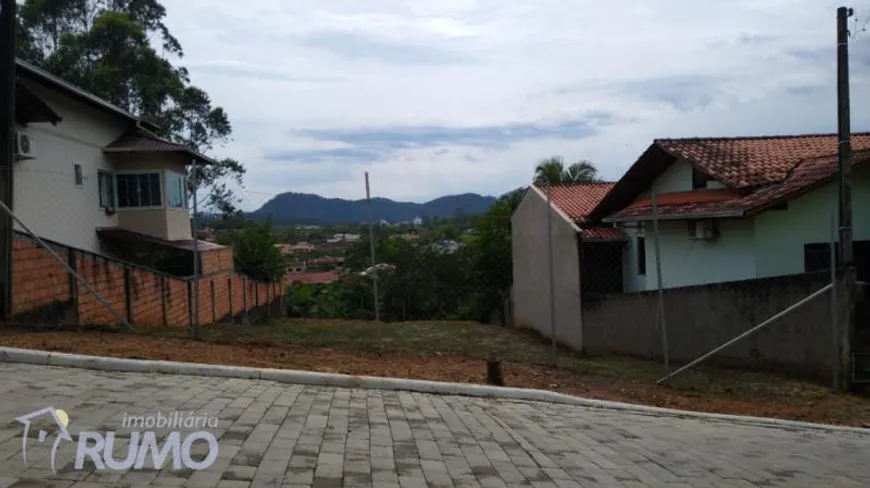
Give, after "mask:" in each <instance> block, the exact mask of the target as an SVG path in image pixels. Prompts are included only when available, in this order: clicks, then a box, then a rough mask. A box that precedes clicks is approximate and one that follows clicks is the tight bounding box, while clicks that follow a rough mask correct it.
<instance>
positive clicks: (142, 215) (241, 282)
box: [0, 159, 284, 337]
mask: <svg viewBox="0 0 870 488" xmlns="http://www.w3.org/2000/svg"><path fill="white" fill-rule="evenodd" d="M55 163H56V161H49V160H41V159H29V160H25V161H22V162H19V163H17V164H16V166H15V167H14V177H15V178H14V181H15V193H14V205H15V207H14V209H10V208H8V207H5V206H2V205H0V217H5V218H8V219H10V220H11V221H12V222H13V223H14V229H15V232H14V235H13V237H12V243H13V249H12V266H11V268H12V272H11V274H12V276H11V279H12V286H11V297H10V298H11V306H10V309H11V310H10V316H9V317H8V318H7V320H6V322H7V326H10V325H11V326H17V327H24V328H27V329H45V328H52V329H56V328H59V327H60V328H70V327H74V328H85V327H97V328H100V329H106V328H107V327H108V328H112V329H115V328H117V329H120V330H126V331H134V330H137V329H139V328H142V329H150V328H153V327H172V328H175V329H178V330H183V331H184V330H186V331H189V334H190V335H192V336H194V337H199V335H200V327H201V326H205V325H208V324H211V323H216V322H234V323H242V324H249V323H252V322H256V321H258V320H263V319H265V318H268V317H269V316H281V315H283V314H284V311H283V309H282V308H281V307H282V305H281V304H282V303H283V298H284V296H283V289H282V287H281V285H280V283H264V282H261V281H258V280H255V279H251V278H248V277H246V276H243V275H241V274H239V273H237V272H235V270H234V267H233V255H232V249H231V248H225V247H221V246H218V245H215V244H213V243H209V242H201V243H200V242H197V241H192V240H191V237H192V229H191V227H192V225H191V224H192V222H191V220H192V218H191V212H190V210H192V207H193V205H192V204H190V203H188V204H187V205H182V206H180V207H179V208H172V206H171V205H170V202H169V198H170V195H168V193H169V192H168V188H169V186H168V185H169V184H168V178H169V176H168V174H166V173H164V172H163V171H150V172H149V171H143V172H141V173H129V172H122V173H117V174H116V173H113V172H111V171H109V170H108V169H102V168H100V167H96V166H95V167H91V166H88V165H87V164H83V165H79V164H77V163H72V164H70V166H69V168H66V169H64V168H60V167H58V165H57V164H55ZM119 175H123V176H124V178H125V179H124V181H123V182H122V181H121V180H119V179H118V176H119ZM164 179H166V181H164ZM131 181H132V183H131ZM119 185H127V186H128V187H129V186H130V185H132V187H129V188H128V187H125V188H124V189H120V188H119ZM131 192H132V193H131ZM133 194H135V200H136V201H135V202H133V201H131V200H130V198H132V197H131V196H130V195H133ZM125 199H126V200H125ZM192 242H197V244H196V245H194V246H191V243H192Z"/></svg>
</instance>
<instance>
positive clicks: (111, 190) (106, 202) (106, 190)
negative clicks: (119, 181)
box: [97, 171, 115, 209]
mask: <svg viewBox="0 0 870 488" xmlns="http://www.w3.org/2000/svg"><path fill="white" fill-rule="evenodd" d="M97 186H98V191H99V192H100V207H101V208H107V209H114V208H115V176H114V175H113V174H112V173H109V172H108V171H99V172H97Z"/></svg>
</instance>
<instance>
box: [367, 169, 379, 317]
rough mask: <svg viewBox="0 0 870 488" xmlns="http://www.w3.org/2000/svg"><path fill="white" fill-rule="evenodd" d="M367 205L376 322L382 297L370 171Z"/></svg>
mask: <svg viewBox="0 0 870 488" xmlns="http://www.w3.org/2000/svg"><path fill="white" fill-rule="evenodd" d="M366 206H367V207H368V211H369V212H368V213H369V252H370V253H371V259H372V268H371V269H372V294H373V295H374V299H375V322H380V321H381V304H380V297H378V268H377V262H376V261H375V228H374V220H375V212H374V209H372V193H371V189H370V188H369V172H368V171H366Z"/></svg>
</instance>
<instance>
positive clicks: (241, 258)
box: [230, 219, 287, 283]
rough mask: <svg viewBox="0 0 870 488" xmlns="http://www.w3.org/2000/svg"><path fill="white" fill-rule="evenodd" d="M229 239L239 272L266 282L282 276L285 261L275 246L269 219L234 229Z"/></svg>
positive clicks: (285, 264) (275, 240) (276, 240)
mask: <svg viewBox="0 0 870 488" xmlns="http://www.w3.org/2000/svg"><path fill="white" fill-rule="evenodd" d="M230 241H231V242H232V244H233V262H234V264H235V266H236V269H237V270H238V271H239V272H240V273H242V274H244V275H247V276H249V277H251V278H254V279H256V280H260V281H265V282H267V283H274V282H276V281H280V280H281V278H283V277H284V274H285V273H286V271H287V263H286V261H285V260H284V255H283V254H281V249H280V248H278V246H277V244H278V237H277V236H276V235H275V233H274V232H272V221H271V219H270V220H266V221H265V222H262V223H259V224H256V225H254V226H251V227H248V228H245V229H242V230H237V231H235V232H234V233H233V235H232V237H231V239H230Z"/></svg>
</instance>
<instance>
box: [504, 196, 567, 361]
mask: <svg viewBox="0 0 870 488" xmlns="http://www.w3.org/2000/svg"><path fill="white" fill-rule="evenodd" d="M548 215H549V217H550V218H551V219H552V231H553V233H552V245H553V262H554V266H553V278H554V285H555V286H554V288H555V292H554V293H553V295H554V302H555V324H556V339H557V340H558V341H559V342H560V343H563V344H565V345H568V346H571V347H573V348H575V349H577V350H580V349H581V348H582V347H583V333H582V315H583V314H582V309H581V301H580V262H579V255H578V252H577V232H576V230H575V228H574V227H573V226H572V225H571V224H570V223H568V221H567V220H565V218H563V217H562V216H561V215H559V214H558V213H557V212H556V211H555V210H552V209H551V210H550V211H549V212H548V210H547V202H546V201H545V200H544V199H543V198H542V197H541V196H540V194H538V193H536V192H535V191H534V190H533V189H530V190H529V191H528V192H526V196H525V198H523V200H522V202H521V203H520V205H519V206H518V207H517V210H516V212H514V215H513V217H512V218H511V244H512V254H513V256H512V258H513V259H512V261H513V280H514V282H513V298H514V320H515V322H516V323H517V324H519V325H523V326H529V327H533V328H534V329H536V330H537V331H538V332H540V333H541V334H542V335H544V336H545V337H552V334H551V327H550V286H549V285H550V280H549V255H548V253H547V246H548V239H547V216H548Z"/></svg>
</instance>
